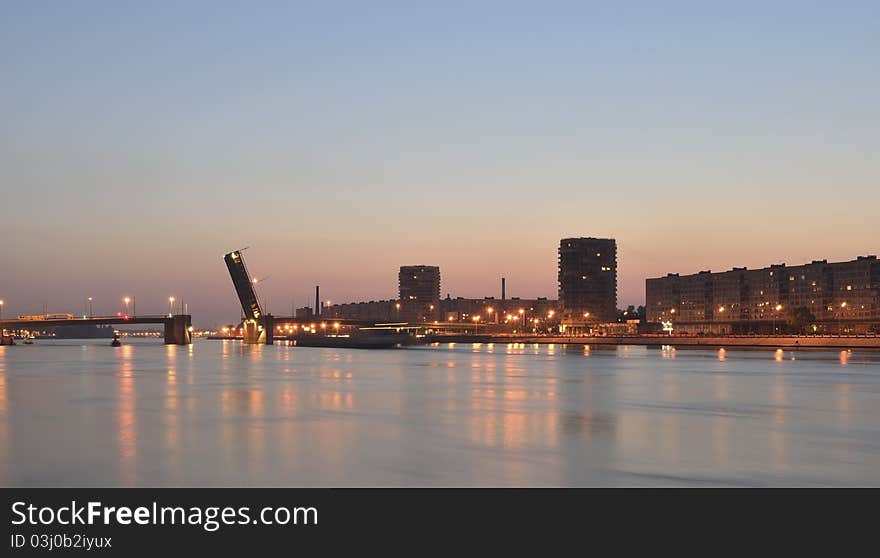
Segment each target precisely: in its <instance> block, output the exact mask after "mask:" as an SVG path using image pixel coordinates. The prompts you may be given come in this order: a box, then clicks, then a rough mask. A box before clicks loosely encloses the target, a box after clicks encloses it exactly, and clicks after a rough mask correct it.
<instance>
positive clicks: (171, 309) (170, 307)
mask: <svg viewBox="0 0 880 558" xmlns="http://www.w3.org/2000/svg"><path fill="white" fill-rule="evenodd" d="M173 313H174V297H173V296H169V297H168V317H169V318H170V317H171V316H172V315H173Z"/></svg>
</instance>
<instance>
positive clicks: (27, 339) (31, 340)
mask: <svg viewBox="0 0 880 558" xmlns="http://www.w3.org/2000/svg"><path fill="white" fill-rule="evenodd" d="M34 339H36V338H35V337H34V336H33V335H32V336H30V337H25V338H24V341H22V343H24V344H25V345H33V344H34Z"/></svg>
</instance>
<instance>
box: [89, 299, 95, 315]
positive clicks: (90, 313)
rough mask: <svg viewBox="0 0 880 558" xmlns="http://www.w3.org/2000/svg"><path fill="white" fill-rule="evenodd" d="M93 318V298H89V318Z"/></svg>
mask: <svg viewBox="0 0 880 558" xmlns="http://www.w3.org/2000/svg"><path fill="white" fill-rule="evenodd" d="M93 316H94V314H93V313H92V297H89V317H90V318H91V317H93Z"/></svg>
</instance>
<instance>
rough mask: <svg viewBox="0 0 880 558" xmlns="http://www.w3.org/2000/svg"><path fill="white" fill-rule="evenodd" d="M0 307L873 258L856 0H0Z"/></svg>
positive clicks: (385, 294)
mask: <svg viewBox="0 0 880 558" xmlns="http://www.w3.org/2000/svg"><path fill="white" fill-rule="evenodd" d="M0 72H2V77H0V84H2V85H0V101H2V102H0V188H2V197H0V238H2V243H3V244H2V251H0V253H2V262H0V299H4V300H5V301H6V305H5V307H4V310H3V312H4V315H14V314H18V313H30V312H39V311H41V309H42V306H43V304H44V303H45V304H48V308H49V310H50V311H72V312H80V311H81V309H82V308H83V303H82V300H83V299H84V297H87V296H93V297H94V298H95V303H94V304H95V312H96V313H97V312H101V313H104V312H115V311H116V310H118V309H119V308H120V306H121V303H120V300H121V298H122V297H123V296H124V295H135V296H136V297H137V301H138V311H139V312H140V313H146V312H160V311H162V310H163V308H167V302H165V301H166V300H167V297H168V296H169V295H172V294H173V295H175V296H176V297H178V299H179V298H183V299H185V300H186V301H187V302H188V304H189V308H190V311H191V312H192V313H193V314H194V315H195V318H196V323H197V324H199V325H210V324H215V323H218V322H219V321H221V320H228V321H231V320H234V319H236V318H237V316H238V305H237V302H236V299H235V297H234V292H233V289H232V286H231V283H230V280H229V277H228V275H227V273H226V269H225V267H224V264H223V261H222V254H223V253H225V252H227V251H229V250H231V249H235V248H239V247H242V246H246V245H250V246H252V248H251V250H249V251H248V252H247V253H246V257H247V260H248V265H249V267H250V269H251V271H252V272H253V273H255V274H256V275H258V276H269V279H268V280H267V281H266V282H265V284H264V285H263V287H262V290H261V294H263V295H264V296H266V297H267V298H268V299H269V303H270V310H272V311H273V312H275V313H276V314H280V313H286V312H287V311H289V308H290V301H291V299H293V300H294V301H295V302H296V304H297V306H301V305H303V304H305V303H307V302H308V301H309V300H310V299H311V297H312V296H313V295H312V289H313V286H314V285H315V284H317V283H320V284H321V285H322V290H323V293H324V295H325V296H324V297H323V298H325V299H330V300H333V301H334V302H344V301H351V300H370V299H380V298H393V297H395V296H396V288H397V287H396V280H397V277H396V273H397V267H398V266H399V265H402V264H422V263H424V264H434V265H439V266H440V267H441V272H442V276H443V285H442V292H443V295H444V296H445V295H446V293H451V294H452V296H486V295H495V296H498V294H499V293H498V290H499V287H498V283H499V277H500V276H501V275H502V274H503V275H506V276H507V278H508V287H509V288H508V293H509V294H510V295H511V296H522V297H535V296H549V297H555V296H556V247H557V244H558V241H559V239H560V238H561V237H564V236H603V237H604V236H610V237H614V238H617V240H618V246H619V268H620V269H619V291H620V305H621V306H623V305H626V304H641V303H642V302H643V301H644V280H645V278H646V277H651V276H658V275H663V274H665V273H667V272H682V273H691V272H696V271H698V270H701V269H713V270H724V269H729V268H730V267H732V266H749V267H760V266H763V265H768V264H770V263H776V262H787V263H789V264H797V263H803V262H805V261H809V260H811V259H818V258H828V259H829V260H845V259H852V258H854V257H855V256H856V255H860V254H868V253H877V252H878V251H880V225H878V221H880V218H878V213H880V156H878V151H880V149H878V148H880V3H878V2H876V1H870V2H837V1H835V2H831V1H829V2H807V1H798V2H782V1H780V2H767V1H761V2H742V1H738V2H729V1H728V2H714V3H713V2H653V1H651V2H602V3H599V2H596V3H590V2H548V1H535V2H511V1H504V2H476V1H472V2H452V1H443V2H439V1H435V2H412V1H409V2H379V1H375V2H357V1H351V2H331V1H320V2H292V1H291V2H246V3H245V2H229V3H226V2H219V1H211V2H158V1H154V2H137V3H135V2H118V1H112V2H111V1H107V2H88V1H82V2H55V1H33V0H31V1H26V2H10V1H8V0H6V1H4V2H2V3H0Z"/></svg>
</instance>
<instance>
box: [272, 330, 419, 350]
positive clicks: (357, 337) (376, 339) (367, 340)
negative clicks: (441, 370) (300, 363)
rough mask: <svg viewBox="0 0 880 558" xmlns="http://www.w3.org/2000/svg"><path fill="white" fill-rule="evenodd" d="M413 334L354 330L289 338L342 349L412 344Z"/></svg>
mask: <svg viewBox="0 0 880 558" xmlns="http://www.w3.org/2000/svg"><path fill="white" fill-rule="evenodd" d="M410 338H411V336H410V335H408V334H401V333H385V332H382V333H379V332H369V333H367V332H354V333H351V334H345V335H333V334H331V335H315V334H308V333H306V334H302V335H294V336H291V337H289V338H288V339H289V340H290V341H291V342H293V344H294V345H296V346H297V347H334V348H340V349H394V348H397V347H401V346H403V345H408V344H411V339H410Z"/></svg>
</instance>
